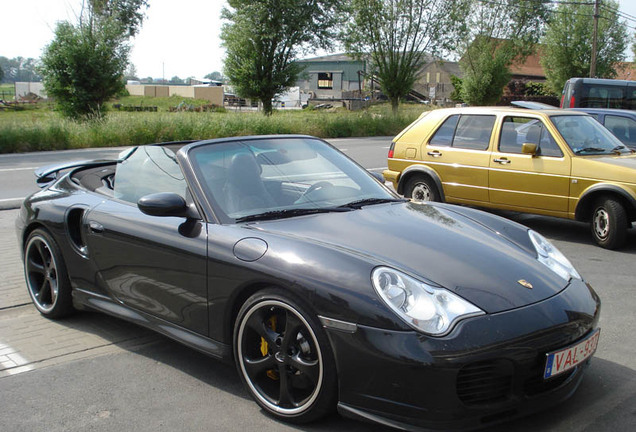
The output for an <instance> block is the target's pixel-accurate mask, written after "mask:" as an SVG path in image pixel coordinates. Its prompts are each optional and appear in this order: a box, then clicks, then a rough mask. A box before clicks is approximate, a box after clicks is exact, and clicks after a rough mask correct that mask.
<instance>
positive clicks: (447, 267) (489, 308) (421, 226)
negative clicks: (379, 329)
mask: <svg viewBox="0 0 636 432" xmlns="http://www.w3.org/2000/svg"><path fill="white" fill-rule="evenodd" d="M475 216H478V212H476V211H475V210H467V211H466V212H465V214H463V212H462V208H461V207H456V206H448V205H437V204H416V203H397V204H395V203H394V204H382V205H374V206H367V207H364V208H363V209H361V210H354V211H350V212H345V213H328V214H319V215H311V216H302V217H296V218H290V219H281V220H274V221H263V222H258V223H251V224H249V227H250V228H252V229H257V230H259V231H262V232H263V233H265V232H267V233H269V234H270V235H277V236H285V237H291V238H294V239H295V241H298V242H303V243H307V242H309V243H314V244H316V245H322V246H323V247H329V248H332V249H334V251H340V252H341V253H350V254H355V255H358V256H360V257H363V258H364V259H366V260H369V261H370V262H372V263H373V264H377V265H387V266H390V267H393V268H396V269H399V270H402V271H404V272H406V273H409V274H411V275H413V276H415V277H417V278H418V279H420V280H423V281H425V282H429V283H433V284H437V285H441V286H443V287H445V288H447V289H449V290H451V291H453V292H455V293H456V294H458V295H460V296H462V297H464V298H465V299H467V300H469V301H471V302H472V303H474V304H475V305H477V306H478V307H480V308H482V309H483V310H484V311H486V312H488V313H496V312H501V311H505V310H509V309H514V308H518V307H522V306H526V305H529V304H532V303H536V302H538V301H541V300H544V299H546V298H549V297H551V296H553V295H555V294H557V293H559V292H560V291H562V290H563V289H564V288H565V287H566V286H567V283H568V282H567V281H565V280H563V279H562V278H560V277H559V276H557V275H556V274H555V273H554V272H552V271H551V270H549V269H548V268H547V267H546V266H545V265H543V264H541V263H540V262H539V261H537V259H536V253H534V252H532V251H531V250H529V248H528V245H527V244H525V245H522V244H520V243H519V242H518V241H517V243H515V242H514V240H513V238H514V237H515V236H506V235H504V234H502V233H505V232H507V231H510V232H515V231H516V237H517V240H518V239H519V238H520V233H521V234H522V235H524V236H527V235H526V234H524V232H525V231H526V230H527V228H525V227H522V226H520V225H518V224H516V223H514V222H507V221H504V220H502V219H500V218H496V217H494V216H492V215H488V216H487V217H485V218H478V217H475ZM480 219H481V221H480ZM489 219H491V220H494V221H495V222H496V224H495V229H491V228H488V227H486V226H485V225H484V224H483V223H482V221H483V220H486V221H488V220H489ZM521 281H523V282H521ZM529 285H531V286H532V288H530V287H529ZM369 289H371V290H372V288H371V282H370V280H369Z"/></svg>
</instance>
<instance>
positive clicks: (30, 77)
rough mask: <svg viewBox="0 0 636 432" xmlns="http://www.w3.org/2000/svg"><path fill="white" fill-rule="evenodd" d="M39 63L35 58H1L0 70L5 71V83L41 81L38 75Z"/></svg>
mask: <svg viewBox="0 0 636 432" xmlns="http://www.w3.org/2000/svg"><path fill="white" fill-rule="evenodd" d="M37 66H38V62H37V60H36V59H33V58H25V57H15V58H12V59H9V58H7V57H2V56H0V68H2V69H3V70H4V73H5V77H4V78H5V81H7V82H12V83H14V82H16V81H27V82H29V81H31V82H33V81H40V80H41V77H40V75H39V74H38V73H37Z"/></svg>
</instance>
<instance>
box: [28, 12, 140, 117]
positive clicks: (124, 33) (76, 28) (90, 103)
mask: <svg viewBox="0 0 636 432" xmlns="http://www.w3.org/2000/svg"><path fill="white" fill-rule="evenodd" d="M146 5H147V3H146V1H141V0H89V1H88V5H87V9H86V10H85V11H84V12H83V13H82V14H81V15H80V17H79V22H78V24H77V25H73V24H71V23H69V22H60V23H58V24H57V26H56V29H55V37H54V39H53V41H52V42H51V43H50V44H49V45H48V46H47V47H46V48H45V49H44V53H43V55H42V59H41V61H42V65H41V67H40V71H41V73H42V75H43V78H44V79H43V81H44V86H45V88H46V91H47V94H48V96H50V97H52V98H54V100H55V102H56V104H57V106H58V108H59V109H60V111H61V112H62V114H64V115H65V116H68V117H71V118H75V119H100V118H102V116H103V115H104V112H105V111H104V108H105V106H104V103H105V102H107V101H108V100H109V99H110V98H112V97H113V96H115V95H116V94H118V93H119V92H121V91H123V90H124V80H123V77H124V71H125V69H126V66H127V64H128V55H129V52H130V46H129V45H128V39H129V37H130V36H131V35H134V34H136V32H137V31H138V29H139V26H140V25H141V20H142V19H143V15H140V14H139V12H138V10H137V9H134V8H138V7H141V6H146ZM133 9H134V10H133Z"/></svg>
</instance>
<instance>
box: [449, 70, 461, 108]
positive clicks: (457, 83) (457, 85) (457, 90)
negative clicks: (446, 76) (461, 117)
mask: <svg viewBox="0 0 636 432" xmlns="http://www.w3.org/2000/svg"><path fill="white" fill-rule="evenodd" d="M450 82H451V84H452V85H453V91H452V92H451V94H450V98H451V100H453V101H455V102H464V100H463V99H462V79H461V78H460V77H458V76H455V75H451V76H450Z"/></svg>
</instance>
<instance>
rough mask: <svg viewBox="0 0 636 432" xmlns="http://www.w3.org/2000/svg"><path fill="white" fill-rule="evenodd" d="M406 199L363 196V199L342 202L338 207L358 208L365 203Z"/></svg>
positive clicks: (402, 200) (371, 203)
mask: <svg viewBox="0 0 636 432" xmlns="http://www.w3.org/2000/svg"><path fill="white" fill-rule="evenodd" d="M406 201H408V200H407V199H403V198H365V199H361V200H357V201H352V202H350V203H347V204H343V205H341V206H338V208H342V209H347V208H348V209H359V208H362V207H363V206H365V205H373V204H383V203H389V202H406Z"/></svg>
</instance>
